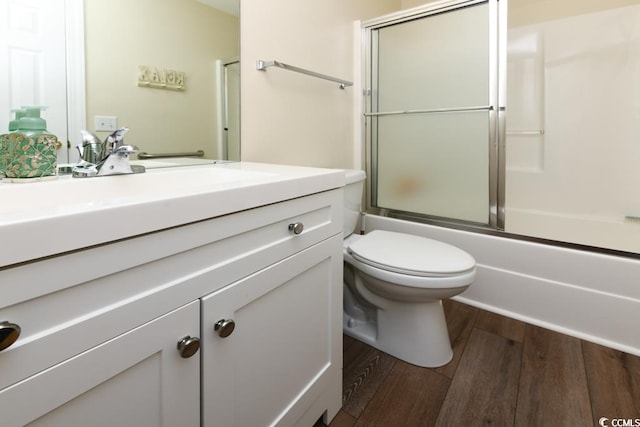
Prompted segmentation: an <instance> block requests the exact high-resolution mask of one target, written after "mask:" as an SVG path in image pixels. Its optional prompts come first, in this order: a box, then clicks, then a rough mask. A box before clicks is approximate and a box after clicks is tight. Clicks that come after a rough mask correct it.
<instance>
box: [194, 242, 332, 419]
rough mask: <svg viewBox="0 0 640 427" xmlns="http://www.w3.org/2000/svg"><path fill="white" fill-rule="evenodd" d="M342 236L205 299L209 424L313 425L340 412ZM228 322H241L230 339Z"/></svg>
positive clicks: (204, 374)
mask: <svg viewBox="0 0 640 427" xmlns="http://www.w3.org/2000/svg"><path fill="white" fill-rule="evenodd" d="M341 237H342V236H341V235H338V236H335V237H333V238H331V239H328V240H325V241H324V242H322V243H320V244H317V245H315V246H312V247H311V248H309V249H307V250H304V251H302V252H300V253H298V254H296V255H294V256H291V257H289V258H287V259H285V260H283V261H281V262H279V263H277V264H274V265H272V266H271V267H268V268H266V269H264V270H262V271H260V272H258V273H256V274H253V275H250V276H248V277H246V278H245V279H243V280H241V281H239V282H236V283H234V284H232V285H230V286H228V287H226V288H223V289H222V290H220V291H217V292H215V293H212V294H210V295H208V296H207V297H205V298H203V299H202V336H203V339H202V341H203V346H202V356H201V357H202V381H203V383H202V393H203V395H202V405H203V408H202V409H203V424H202V425H203V426H220V427H232V426H236V427H240V426H243V427H250V426H269V425H294V424H296V423H298V422H301V420H304V422H305V423H306V422H308V420H309V419H312V421H310V422H309V425H312V424H313V422H314V421H315V420H317V419H318V418H319V417H320V416H321V415H322V414H323V412H324V411H325V410H326V411H327V413H328V416H329V419H330V418H331V417H333V415H335V413H336V412H337V411H338V409H339V407H340V401H341V394H342V393H341V375H342V334H341V327H342V238H341ZM221 320H222V321H227V323H228V321H229V320H232V321H233V322H234V323H235V329H234V330H233V332H232V333H231V334H230V335H228V336H226V337H222V336H221V335H225V333H228V332H229V329H228V328H229V326H224V327H222V328H220V327H219V328H218V330H216V329H215V325H216V324H217V323H218V322H220V321H221ZM221 332H222V334H221ZM323 399H325V401H322V400H323ZM312 407H313V411H314V412H315V411H316V410H317V411H319V413H309V410H310V408H312Z"/></svg>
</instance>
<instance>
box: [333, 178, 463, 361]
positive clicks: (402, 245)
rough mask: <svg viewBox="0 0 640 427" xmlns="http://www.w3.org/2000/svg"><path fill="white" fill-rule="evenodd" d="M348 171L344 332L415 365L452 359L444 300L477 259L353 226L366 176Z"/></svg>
mask: <svg viewBox="0 0 640 427" xmlns="http://www.w3.org/2000/svg"><path fill="white" fill-rule="evenodd" d="M346 174H347V186H346V188H345V230H344V235H345V239H344V244H343V255H344V262H345V265H344V267H345V268H344V287H343V289H344V316H343V329H344V333H345V334H346V335H349V336H351V337H354V338H356V339H359V340H361V341H363V342H365V343H367V344H370V345H371V346H373V347H375V348H378V349H380V350H382V351H384V352H386V353H389V354H391V355H393V356H395V357H397V358H399V359H402V360H404V361H406V362H409V363H412V364H414V365H418V366H423V367H437V366H442V365H445V364H447V363H448V362H449V361H450V360H451V359H452V357H453V352H452V349H451V343H450V341H449V334H448V331H447V325H446V320H445V316H444V310H443V308H442V300H443V299H445V298H450V297H452V296H455V295H458V294H460V293H461V292H463V291H464V290H465V289H467V288H468V287H469V286H470V285H471V283H472V282H473V280H474V278H475V260H474V259H473V257H471V255H469V254H468V253H466V252H465V251H463V250H461V249H459V248H456V247H454V246H452V245H449V244H446V243H443V242H439V241H436V240H432V239H427V238H424V237H420V236H414V235H409V234H404V233H397V232H392V231H385V230H373V231H371V232H369V233H367V234H365V235H357V234H353V233H352V232H353V230H354V228H355V225H356V222H357V214H354V211H355V210H356V208H357V211H358V213H359V211H360V198H361V195H362V187H363V183H364V179H365V176H364V173H363V172H362V171H347V172H346ZM349 198H351V199H350V200H347V199H349ZM356 200H357V201H356Z"/></svg>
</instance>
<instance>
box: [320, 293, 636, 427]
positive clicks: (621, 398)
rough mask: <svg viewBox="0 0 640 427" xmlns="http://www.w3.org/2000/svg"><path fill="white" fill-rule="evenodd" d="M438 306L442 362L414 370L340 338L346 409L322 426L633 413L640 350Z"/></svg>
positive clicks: (592, 418) (559, 420)
mask: <svg viewBox="0 0 640 427" xmlns="http://www.w3.org/2000/svg"><path fill="white" fill-rule="evenodd" d="M445 313H446V317H447V323H448V327H449V336H450V338H451V342H452V346H453V352H454V356H453V360H452V361H451V362H450V363H449V364H447V365H445V366H443V367H441V368H436V369H429V368H419V367H416V366H414V365H410V364H408V363H405V362H403V361H401V360H398V359H396V358H394V357H392V356H389V355H388V354H385V353H382V352H381V351H379V350H376V349H374V348H372V347H370V346H368V345H366V344H363V343H361V342H360V341H357V340H354V339H352V338H350V337H346V336H345V337H344V373H343V375H344V380H343V381H344V382H343V407H342V410H341V411H340V412H339V413H338V415H337V416H336V418H334V420H333V421H332V422H331V424H330V425H329V427H351V426H366V427H369V426H384V427H408V426H446V427H452V426H453V427H455V426H481V425H482V426H487V425H491V426H494V425H495V426H523V427H530V426H577V427H581V426H598V425H599V420H600V419H601V418H602V417H606V418H608V419H609V421H606V420H604V421H603V422H604V423H605V424H606V425H612V424H611V421H610V420H612V419H620V418H623V419H632V420H633V421H634V422H635V420H636V419H639V420H640V358H639V357H636V356H632V355H629V354H626V353H622V352H620V351H616V350H612V349H610V348H607V347H603V346H600V345H597V344H593V343H590V342H587V341H583V340H580V339H577V338H573V337H570V336H567V335H563V334H559V333H557V332H552V331H549V330H547V329H543V328H539V327H536V326H533V325H530V324H526V323H523V322H520V321H517V320H513V319H510V318H507V317H504V316H500V315H496V314H493V313H490V312H487V311H484V310H480V309H477V308H475V307H471V306H468V305H465V304H461V303H458V302H454V301H447V302H446V303H445ZM638 333H640V328H639V332H638ZM638 423H639V424H640V421H638ZM323 425H324V424H322V423H321V422H320V421H319V422H318V423H317V424H316V427H318V426H323ZM620 425H623V424H620ZM632 425H634V426H635V425H638V424H632Z"/></svg>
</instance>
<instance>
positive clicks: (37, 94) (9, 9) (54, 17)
mask: <svg viewBox="0 0 640 427" xmlns="http://www.w3.org/2000/svg"><path fill="white" fill-rule="evenodd" d="M0 17H2V18H3V20H2V24H1V25H0V93H2V96H0V133H5V132H7V127H8V124H9V120H10V119H11V116H12V115H11V113H10V111H11V109H13V108H19V107H21V106H24V105H42V106H45V107H47V110H46V111H45V112H44V113H43V115H42V116H43V117H44V118H45V119H46V120H47V130H48V131H49V132H51V133H52V134H54V135H56V136H57V137H58V139H59V140H60V141H63V142H66V141H67V139H68V138H67V81H66V65H65V62H66V53H65V0H0ZM67 161H68V150H67V149H66V147H62V148H61V149H60V150H58V162H60V163H66V162H67Z"/></svg>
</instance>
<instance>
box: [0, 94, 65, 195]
mask: <svg viewBox="0 0 640 427" xmlns="http://www.w3.org/2000/svg"><path fill="white" fill-rule="evenodd" d="M44 109H45V108H44V107H38V106H25V107H22V108H21V109H19V110H18V111H16V112H15V113H16V120H14V121H12V122H11V123H10V124H9V127H10V129H11V132H9V133H8V134H5V135H2V136H1V138H0V140H1V141H2V145H3V146H6V149H4V150H3V152H4V155H3V162H2V163H3V164H2V165H0V166H1V167H2V168H3V173H4V178H3V181H8V182H18V181H24V180H25V179H27V180H32V179H35V180H43V179H48V178H55V177H56V175H57V153H56V149H57V145H58V138H56V137H55V135H51V134H50V133H49V132H48V131H47V123H46V121H45V120H44V119H43V118H42V117H40V112H41V111H42V110H44ZM16 126H17V128H16ZM14 128H16V129H14Z"/></svg>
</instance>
